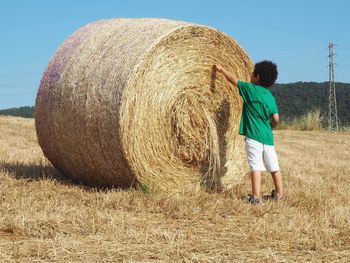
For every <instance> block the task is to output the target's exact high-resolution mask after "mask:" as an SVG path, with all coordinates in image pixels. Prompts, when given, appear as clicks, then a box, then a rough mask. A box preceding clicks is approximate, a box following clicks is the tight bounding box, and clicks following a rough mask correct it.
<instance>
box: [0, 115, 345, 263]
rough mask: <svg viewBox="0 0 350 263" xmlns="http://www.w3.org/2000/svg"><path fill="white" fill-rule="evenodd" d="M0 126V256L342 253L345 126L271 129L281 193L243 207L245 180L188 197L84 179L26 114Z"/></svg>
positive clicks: (108, 258) (316, 256) (296, 258)
mask: <svg viewBox="0 0 350 263" xmlns="http://www.w3.org/2000/svg"><path fill="white" fill-rule="evenodd" d="M0 130H1V132H0V182H1V185H0V215H1V217H0V262H234V261H235V262H305V261H310V262H349V257H350V207H349V197H348V190H349V188H350V177H349V161H348V160H349V158H350V152H349V148H350V133H349V132H342V133H338V134H335V133H328V132H320V131H313V132H300V131H278V132H276V140H277V150H278V153H279V156H280V162H281V166H282V168H283V173H284V182H285V186H286V194H287V197H288V199H287V201H286V202H285V203H265V204H262V205H257V206H251V205H248V204H246V203H245V202H244V200H242V199H241V197H242V196H243V195H245V194H246V193H247V192H249V188H250V185H249V184H248V182H246V183H244V184H242V185H240V186H238V187H236V188H234V189H232V190H231V191H228V192H223V193H215V194H208V193H200V194H198V193H197V194H193V195H188V196H176V195H172V196H169V195H168V196H167V195H164V194H147V193H144V192H142V191H136V190H109V191H102V190H97V189H91V188H87V187H84V186H82V185H78V184H74V183H73V182H71V181H70V180H68V179H64V178H63V177H61V176H60V175H59V174H58V173H57V172H56V171H55V170H54V169H53V168H52V167H51V166H50V164H48V163H47V161H46V160H45V159H44V157H43V155H42V153H41V150H40V148H39V146H38V144H37V141H36V136H35V131H34V121H33V120H27V119H21V118H13V117H1V118H0ZM271 188H272V184H271V180H270V178H269V176H266V177H265V180H264V187H263V189H264V192H265V193H268V192H269V191H270V189H271Z"/></svg>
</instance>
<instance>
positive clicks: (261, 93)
mask: <svg viewBox="0 0 350 263" xmlns="http://www.w3.org/2000/svg"><path fill="white" fill-rule="evenodd" d="M215 69H216V70H217V71H218V72H220V73H222V74H223V75H224V77H225V78H226V79H227V80H228V81H229V82H230V83H232V84H233V85H234V86H236V87H238V91H239V94H240V95H241V96H242V98H243V109H242V117H241V123H240V129H239V133H240V134H241V135H245V136H246V138H245V145H246V152H247V157H248V163H249V166H250V178H251V182H252V194H249V195H248V196H247V200H248V202H249V203H251V204H255V203H259V202H260V200H261V196H260V188H261V172H263V171H266V170H267V171H268V172H270V173H271V175H272V179H273V182H274V185H275V190H273V191H272V193H271V195H270V196H268V199H273V200H281V199H282V198H283V186H282V174H281V172H280V168H279V165H278V159H277V154H276V151H275V147H274V139H273V134H272V129H273V128H274V127H275V126H276V125H277V124H278V123H279V114H278V109H277V105H276V101H275V98H274V96H273V95H272V94H271V92H270V91H269V90H268V89H267V87H270V86H272V85H273V84H274V83H275V81H276V79H277V74H278V72H277V66H276V64H274V63H272V62H271V61H266V60H265V61H262V62H259V63H256V64H255V66H254V71H253V73H252V75H251V82H250V83H249V82H243V81H240V80H238V79H237V78H236V77H235V76H234V75H233V74H231V73H230V72H228V71H227V70H225V69H224V68H223V67H221V66H220V65H215Z"/></svg>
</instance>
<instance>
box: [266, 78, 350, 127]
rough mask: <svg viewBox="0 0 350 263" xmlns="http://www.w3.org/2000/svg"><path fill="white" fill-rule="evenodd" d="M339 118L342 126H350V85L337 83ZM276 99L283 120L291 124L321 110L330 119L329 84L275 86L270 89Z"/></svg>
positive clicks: (325, 118) (301, 83) (325, 117)
mask: <svg viewBox="0 0 350 263" xmlns="http://www.w3.org/2000/svg"><path fill="white" fill-rule="evenodd" d="M335 88H336V95H337V109H338V118H339V123H340V125H341V126H349V125H350V83H338V82H337V83H335ZM270 90H271V92H272V94H273V95H274V96H275V97H276V101H277V104H278V108H279V112H280V115H281V118H282V120H284V121H285V122H291V121H293V120H294V119H296V118H300V117H302V116H305V115H307V114H308V113H309V112H314V111H315V110H320V114H321V117H322V119H323V120H324V121H327V118H328V98H329V83H328V82H323V83H316V82H296V83H288V84H275V85H274V86H272V87H271V88H270Z"/></svg>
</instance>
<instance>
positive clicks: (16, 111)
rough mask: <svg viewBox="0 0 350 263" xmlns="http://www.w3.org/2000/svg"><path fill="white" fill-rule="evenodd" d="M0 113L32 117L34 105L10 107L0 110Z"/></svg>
mask: <svg viewBox="0 0 350 263" xmlns="http://www.w3.org/2000/svg"><path fill="white" fill-rule="evenodd" d="M0 115H10V116H17V117H23V118H34V106H32V107H31V106H24V107H19V108H11V109H6V110H0Z"/></svg>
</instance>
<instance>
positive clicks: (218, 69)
mask: <svg viewBox="0 0 350 263" xmlns="http://www.w3.org/2000/svg"><path fill="white" fill-rule="evenodd" d="M214 68H215V69H216V71H217V72H222V67H221V66H220V65H219V64H215V65H214Z"/></svg>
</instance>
